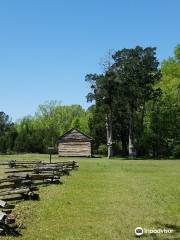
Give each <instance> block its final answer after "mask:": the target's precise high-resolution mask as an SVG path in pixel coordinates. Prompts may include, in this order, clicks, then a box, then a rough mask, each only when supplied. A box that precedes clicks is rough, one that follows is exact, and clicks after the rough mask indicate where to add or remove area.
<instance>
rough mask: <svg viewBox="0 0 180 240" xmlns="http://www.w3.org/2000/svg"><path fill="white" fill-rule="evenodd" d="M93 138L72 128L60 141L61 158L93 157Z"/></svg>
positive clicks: (59, 151)
mask: <svg viewBox="0 0 180 240" xmlns="http://www.w3.org/2000/svg"><path fill="white" fill-rule="evenodd" d="M92 140H93V139H92V138H91V137H90V136H88V135H86V134H85V133H83V132H81V131H80V130H79V129H77V128H72V129H70V130H69V131H68V132H66V133H65V134H64V135H62V136H61V137H59V139H58V154H59V156H68V157H73V156H74V157H75V156H78V157H79V156H82V157H90V156H92Z"/></svg>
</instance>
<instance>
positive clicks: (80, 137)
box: [58, 128, 93, 142]
mask: <svg viewBox="0 0 180 240" xmlns="http://www.w3.org/2000/svg"><path fill="white" fill-rule="evenodd" d="M58 140H59V142H63V141H70V140H74V141H89V142H90V141H92V140H93V138H91V137H90V136H88V135H87V134H85V133H83V132H81V131H80V130H79V129H77V128H71V129H70V130H69V131H67V132H66V133H64V134H63V135H62V136H60V137H59V139H58Z"/></svg>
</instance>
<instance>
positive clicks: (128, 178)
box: [0, 154, 180, 240]
mask: <svg viewBox="0 0 180 240" xmlns="http://www.w3.org/2000/svg"><path fill="white" fill-rule="evenodd" d="M6 159H17V160H18V159H28V160H32V159H33V160H36V159H41V160H47V159H48V155H37V154H36V155H35V154H34V155H32V154H31V155H30V154H26V155H11V156H0V160H6ZM53 159H54V161H56V160H60V159H59V158H58V157H57V156H56V157H55V156H53ZM61 159H62V158H61ZM64 159H66V160H69V159H72V158H63V160H64ZM73 159H75V160H76V161H78V163H79V165H80V168H79V170H78V171H73V172H72V173H71V176H69V177H63V180H64V184H63V185H49V186H47V187H41V188H40V191H39V194H40V201H23V202H21V203H19V204H17V207H16V210H15V211H16V213H17V212H18V213H19V218H20V219H21V218H22V219H24V220H23V221H24V223H25V224H26V228H25V229H22V230H21V232H22V236H21V237H18V239H27V240H46V239H47V240H111V239H112V240H131V239H135V238H136V237H135V236H134V229H135V228H136V227H138V226H141V227H144V228H147V229H152V228H162V229H164V228H171V229H173V230H174V232H173V234H161V235H159V234H154V235H144V236H143V237H141V239H155V240H156V239H173V240H175V239H176V240H177V239H180V161H178V160H124V159H120V158H114V159H112V160H108V159H106V158H92V159H91V158H73ZM1 168H2V167H1ZM2 172H3V170H2V171H1V173H2ZM4 239H13V237H9V238H7V237H6V238H4Z"/></svg>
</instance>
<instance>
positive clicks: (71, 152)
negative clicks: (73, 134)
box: [58, 141, 91, 156]
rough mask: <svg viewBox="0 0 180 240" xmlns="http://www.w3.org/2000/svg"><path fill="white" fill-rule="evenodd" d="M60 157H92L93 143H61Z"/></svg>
mask: <svg viewBox="0 0 180 240" xmlns="http://www.w3.org/2000/svg"><path fill="white" fill-rule="evenodd" d="M58 153H59V156H91V142H77V141H71V142H60V143H59V145H58Z"/></svg>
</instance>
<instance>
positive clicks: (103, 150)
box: [98, 144, 108, 155]
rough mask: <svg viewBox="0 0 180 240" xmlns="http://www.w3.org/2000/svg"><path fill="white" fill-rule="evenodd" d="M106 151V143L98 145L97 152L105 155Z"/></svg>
mask: <svg viewBox="0 0 180 240" xmlns="http://www.w3.org/2000/svg"><path fill="white" fill-rule="evenodd" d="M107 152H108V148H107V145H106V144H101V145H99V147H98V154H101V155H107Z"/></svg>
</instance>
